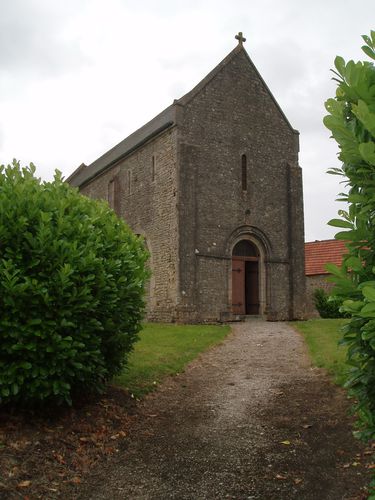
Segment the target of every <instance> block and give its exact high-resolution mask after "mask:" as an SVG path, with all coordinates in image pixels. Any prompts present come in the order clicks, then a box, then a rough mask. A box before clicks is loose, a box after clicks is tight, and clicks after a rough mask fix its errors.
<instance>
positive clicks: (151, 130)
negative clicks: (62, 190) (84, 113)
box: [67, 44, 298, 187]
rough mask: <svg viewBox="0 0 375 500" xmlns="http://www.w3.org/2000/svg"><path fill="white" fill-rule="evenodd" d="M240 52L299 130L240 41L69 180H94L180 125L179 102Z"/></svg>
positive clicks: (80, 182)
mask: <svg viewBox="0 0 375 500" xmlns="http://www.w3.org/2000/svg"><path fill="white" fill-rule="evenodd" d="M240 52H244V53H245V55H246V57H247V59H248V61H249V64H250V65H251V66H252V67H253V69H254V70H255V72H256V74H257V75H258V77H259V78H260V80H261V81H262V83H263V85H264V86H265V88H266V89H267V91H268V92H269V94H270V96H271V98H272V99H273V101H274V102H275V104H276V106H277V108H278V110H279V111H280V113H281V115H282V116H283V118H284V120H285V121H286V122H287V124H288V125H289V127H290V128H291V129H292V130H293V131H294V132H295V133H296V134H298V131H296V130H294V129H293V127H292V126H291V125H290V123H289V121H288V119H287V118H286V116H285V115H284V113H283V111H282V109H281V108H280V106H279V104H278V103H277V101H276V99H275V98H274V96H273V95H272V92H271V91H270V90H269V88H268V87H267V84H266V83H265V82H264V80H263V78H262V76H261V75H260V74H259V72H258V70H257V69H256V67H255V66H254V64H253V62H252V60H251V59H250V57H249V55H248V53H247V52H246V50H245V49H244V47H243V46H242V45H241V44H238V45H237V46H236V47H235V48H234V49H233V50H232V51H231V52H230V53H229V54H228V55H227V56H226V57H225V58H224V59H223V60H222V61H221V62H220V63H219V64H218V65H217V66H216V67H215V68H214V69H213V70H212V71H211V72H210V73H208V75H207V76H206V77H205V78H203V80H201V81H200V82H199V83H198V85H196V86H195V87H194V88H193V89H192V90H190V91H189V92H188V93H187V94H185V95H184V96H182V97H181V98H180V99H177V100H175V101H174V102H173V104H171V105H170V106H169V107H168V108H166V109H165V110H164V111H162V112H161V113H160V114H158V115H157V116H155V118H153V119H152V120H150V121H149V122H148V123H146V124H145V125H143V127H141V128H140V129H138V130H136V131H135V132H134V133H133V134H131V135H129V136H128V137H126V139H124V140H123V141H121V142H120V143H119V144H117V145H116V146H114V147H113V148H112V149H110V150H109V151H107V152H106V153H104V154H103V155H102V156H100V158H98V159H97V160H95V161H94V162H93V163H91V164H90V165H84V164H82V165H81V166H80V167H78V168H77V169H76V170H75V171H74V172H73V173H72V174H71V175H70V176H69V177H68V178H67V182H69V183H70V184H71V185H72V186H77V187H79V186H82V185H83V184H85V183H86V182H88V181H90V180H91V179H93V178H94V177H96V176H97V175H98V174H100V173H101V172H104V171H105V170H106V169H107V168H109V167H111V166H112V165H114V164H115V163H117V162H118V161H120V160H121V159H123V158H125V157H126V156H127V155H129V154H130V153H132V152H133V151H134V150H135V149H137V148H139V147H140V146H142V145H143V144H144V143H145V142H147V141H148V140H150V139H151V138H152V137H155V136H156V135H158V134H159V133H161V132H163V131H164V130H166V129H168V128H169V127H172V126H173V125H177V105H180V106H184V105H186V104H187V103H188V102H189V101H190V100H191V99H193V98H194V96H195V95H196V94H197V93H198V92H200V91H201V90H202V89H203V88H204V87H205V86H206V85H207V84H208V83H209V82H210V81H211V80H212V79H213V78H214V77H215V76H216V75H217V74H218V73H219V72H220V71H221V70H222V69H223V68H224V67H225V66H226V65H227V64H228V63H229V62H230V61H231V60H232V59H233V58H234V57H235V56H236V55H237V54H239V53H240Z"/></svg>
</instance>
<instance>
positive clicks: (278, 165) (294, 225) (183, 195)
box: [68, 33, 305, 322]
mask: <svg viewBox="0 0 375 500" xmlns="http://www.w3.org/2000/svg"><path fill="white" fill-rule="evenodd" d="M236 39H237V40H238V45H237V46H236V47H235V48H234V49H233V50H232V51H231V52H230V53H229V54H228V55H227V57H225V59H224V60H223V61H222V62H220V63H219V64H218V66H216V67H215V68H214V69H213V70H212V71H211V72H210V73H209V74H208V75H207V76H206V77H205V78H204V79H203V80H202V81H201V82H200V83H198V85H197V86H196V87H194V88H193V89H192V90H191V91H190V92H188V93H187V94H185V95H184V96H183V97H181V98H180V99H177V100H175V101H174V102H173V104H171V105H170V106H169V107H168V108H167V109H165V110H164V111H162V112H161V113H160V114H159V115H157V116H156V117H155V118H153V119H152V120H151V121H150V122H148V123H146V124H145V125H144V126H143V127H141V128H140V129H139V130H137V131H136V132H134V133H133V134H131V135H130V136H129V137H127V138H126V139H124V140H123V141H122V142H120V143H119V144H118V145H116V146H115V147H114V148H112V149H111V150H109V151H108V152H107V153H105V154H104V155H103V156H101V157H100V158H98V159H97V160H96V161H94V162H93V163H92V164H91V165H88V166H86V165H84V164H82V165H81V166H80V167H79V168H78V169H77V170H76V171H75V172H74V173H73V174H72V175H71V176H70V177H69V178H68V182H69V183H70V184H71V185H73V186H78V187H79V189H80V191H81V192H82V193H83V194H85V195H87V196H90V197H93V198H101V199H105V200H108V203H109V204H110V206H111V207H112V208H113V209H114V210H115V211H116V212H117V214H118V215H119V216H121V217H124V219H125V220H126V222H127V223H128V224H129V226H130V227H131V228H132V229H133V231H134V232H135V233H137V234H139V235H141V236H142V237H144V239H145V244H146V245H147V248H148V250H149V252H150V255H151V257H150V266H151V269H152V277H151V280H150V283H149V285H148V298H147V316H148V319H149V320H154V321H168V322H169V321H178V322H214V321H229V320H233V319H241V318H243V317H245V316H247V315H255V316H258V315H259V316H262V317H264V318H265V319H268V320H271V321H274V320H289V319H297V318H302V317H303V315H304V305H305V275H304V223H303V220H304V219H303V194H302V173H301V168H300V167H299V165H298V151H299V133H298V132H297V131H296V130H294V129H293V128H292V126H291V125H290V123H289V121H288V120H287V118H286V117H285V115H284V113H283V112H282V110H281V108H280V107H279V105H278V104H277V102H276V100H275V98H274V97H273V95H272V94H271V92H270V90H269V89H268V87H267V85H266V84H265V82H264V81H263V79H262V77H261V76H260V74H259V72H258V71H257V69H256V68H255V66H254V64H253V62H252V61H251V59H250V57H249V55H248V54H247V52H246V50H245V48H244V46H243V43H244V41H245V38H244V37H243V35H242V33H239V34H238V35H237V36H236Z"/></svg>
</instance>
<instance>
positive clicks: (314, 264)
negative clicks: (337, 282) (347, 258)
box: [305, 240, 347, 276]
mask: <svg viewBox="0 0 375 500" xmlns="http://www.w3.org/2000/svg"><path fill="white" fill-rule="evenodd" d="M346 253H347V249H346V246H345V242H344V241H341V240H323V241H310V242H308V243H305V274H306V276H313V275H316V274H329V273H328V271H326V270H325V268H324V266H325V264H327V263H328V262H330V263H332V264H336V265H337V266H340V265H341V263H342V258H343V255H345V254H346Z"/></svg>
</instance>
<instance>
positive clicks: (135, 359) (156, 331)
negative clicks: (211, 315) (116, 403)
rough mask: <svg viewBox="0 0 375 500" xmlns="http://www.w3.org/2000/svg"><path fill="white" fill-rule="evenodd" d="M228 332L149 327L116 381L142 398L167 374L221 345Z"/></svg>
mask: <svg viewBox="0 0 375 500" xmlns="http://www.w3.org/2000/svg"><path fill="white" fill-rule="evenodd" d="M229 331H230V327H229V326H219V325H174V324H160V323H151V324H147V325H145V326H144V328H143V330H142V331H141V333H140V340H139V341H138V342H137V343H136V344H135V346H134V351H133V352H132V353H131V355H130V357H129V364H128V366H127V368H126V369H125V370H124V373H122V374H121V375H120V376H118V377H116V378H115V380H114V382H115V383H116V384H118V385H121V386H122V387H125V388H126V389H128V390H129V391H131V392H132V393H133V394H134V395H135V396H136V397H139V396H142V395H144V394H146V393H147V392H150V391H151V390H152V389H153V388H154V387H155V385H157V384H158V383H159V382H160V381H161V380H162V379H163V378H165V377H166V376H167V375H174V374H176V373H179V372H181V371H183V369H184V367H185V366H186V365H187V364H188V363H189V362H190V361H192V360H193V359H194V358H196V357H197V356H198V354H199V353H201V352H203V351H206V350H207V349H208V348H209V347H211V346H213V345H215V344H218V343H219V342H221V341H222V340H223V339H224V338H225V337H226V335H227V334H228V333H229Z"/></svg>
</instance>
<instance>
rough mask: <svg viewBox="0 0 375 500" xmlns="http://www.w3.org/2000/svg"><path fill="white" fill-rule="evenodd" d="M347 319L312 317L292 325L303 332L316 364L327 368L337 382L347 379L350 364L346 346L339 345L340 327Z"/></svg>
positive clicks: (341, 382) (340, 382)
mask: <svg viewBox="0 0 375 500" xmlns="http://www.w3.org/2000/svg"><path fill="white" fill-rule="evenodd" d="M346 321H347V320H345V319H312V320H309V321H296V322H293V323H291V325H292V326H293V327H294V328H296V329H297V330H298V331H299V332H301V333H302V335H303V337H304V339H305V341H306V343H307V345H308V348H309V352H310V356H311V358H312V361H313V363H314V365H316V366H318V367H319V368H325V369H326V370H327V371H328V373H330V374H331V375H332V376H333V378H334V381H335V382H336V383H337V384H340V385H342V384H343V383H344V381H345V372H346V371H347V370H348V368H349V367H348V365H346V363H345V356H346V348H345V347H343V346H338V341H339V340H340V338H341V334H340V332H339V329H340V327H341V326H342V325H344V324H345V322H346Z"/></svg>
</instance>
